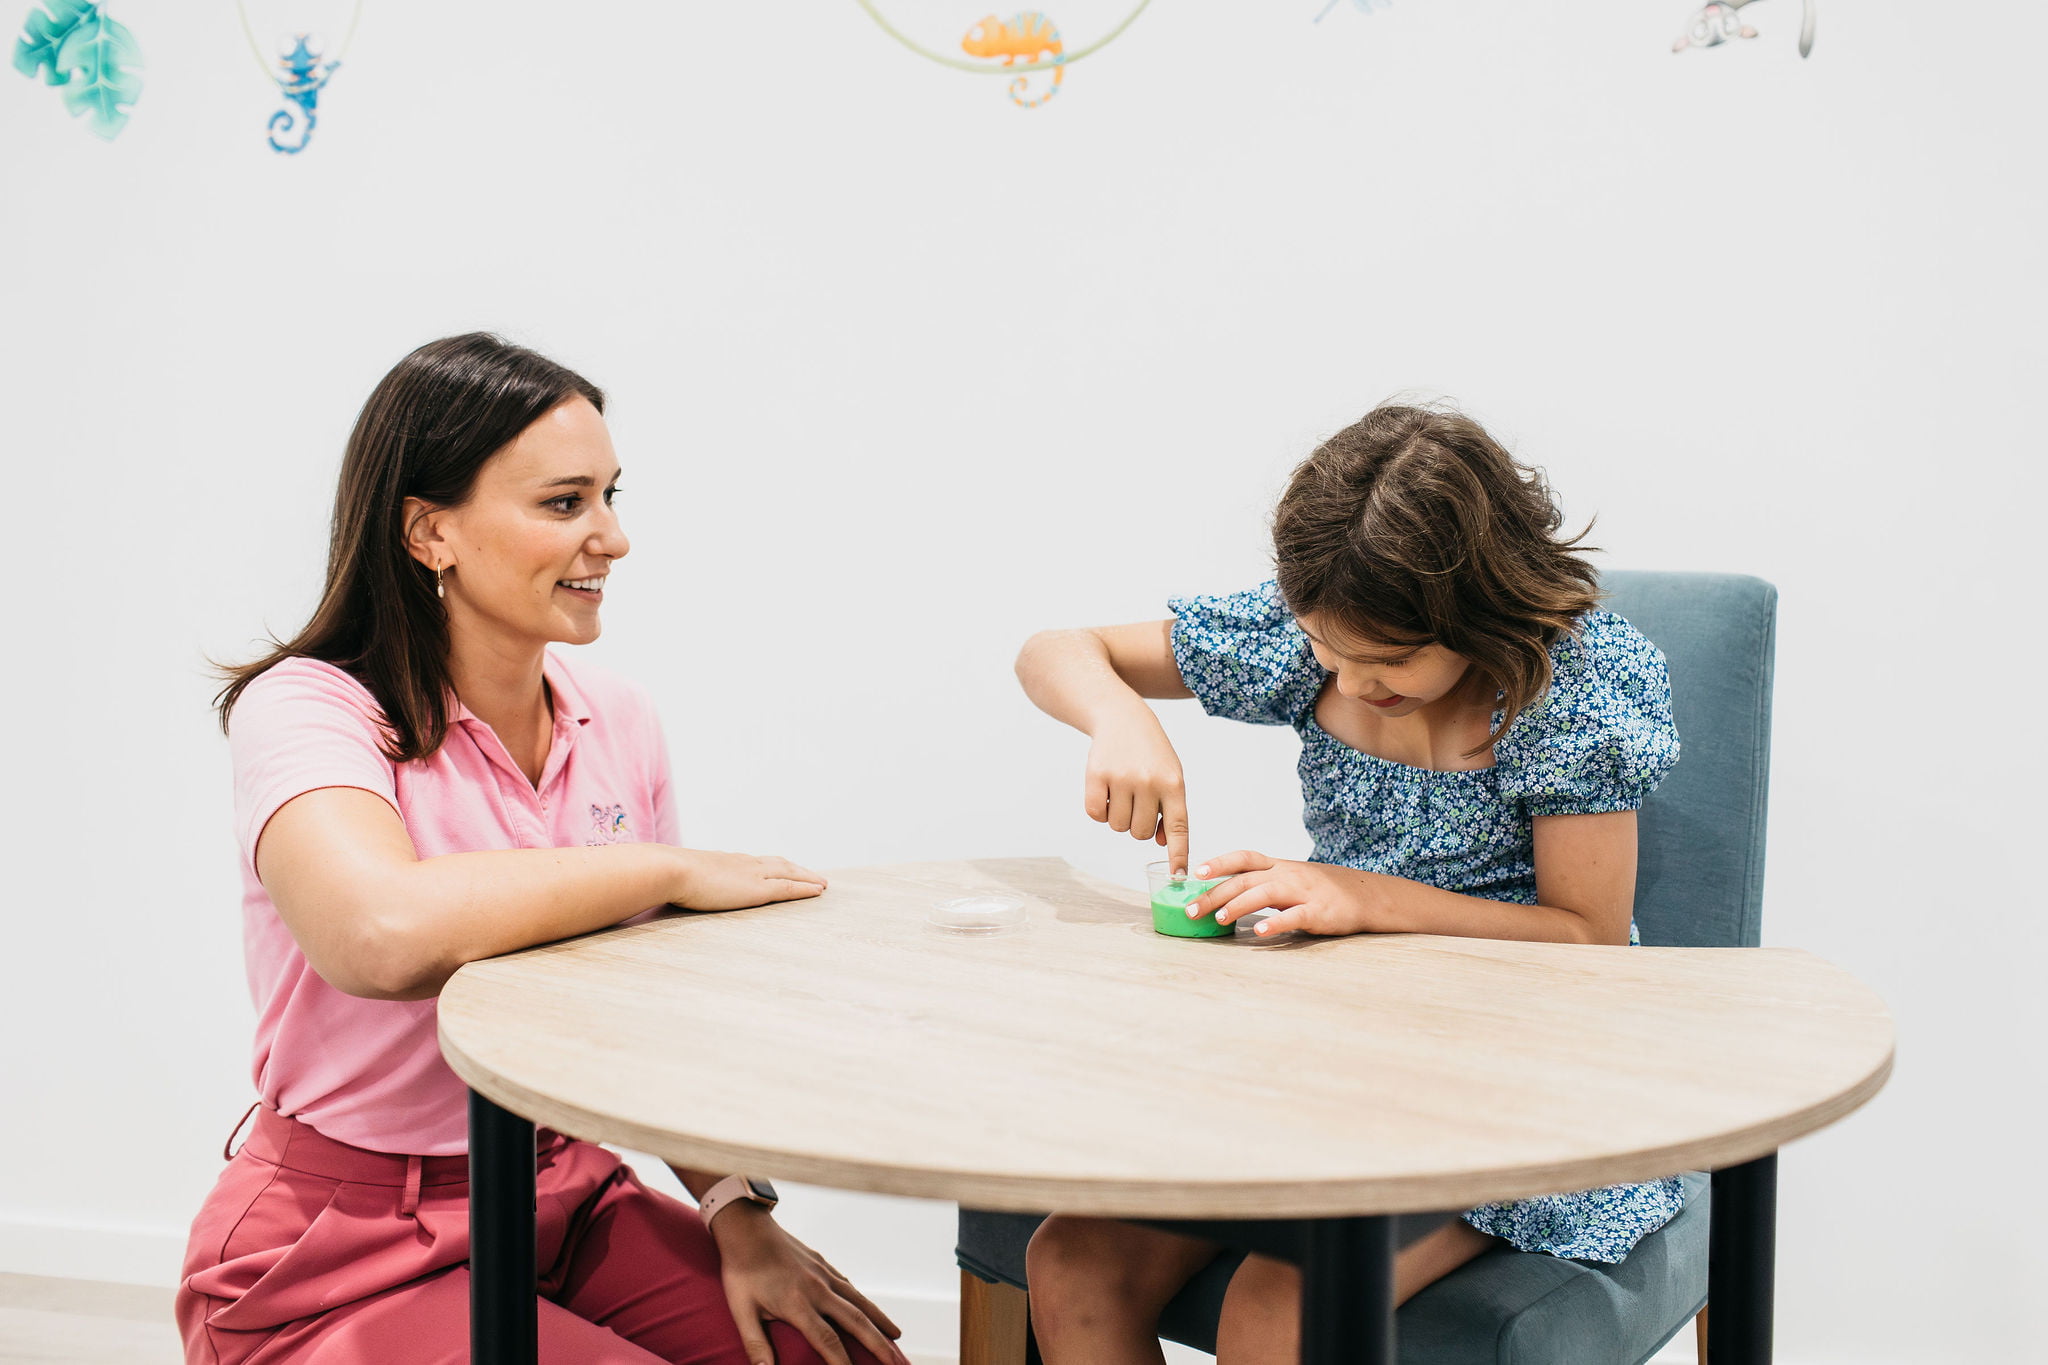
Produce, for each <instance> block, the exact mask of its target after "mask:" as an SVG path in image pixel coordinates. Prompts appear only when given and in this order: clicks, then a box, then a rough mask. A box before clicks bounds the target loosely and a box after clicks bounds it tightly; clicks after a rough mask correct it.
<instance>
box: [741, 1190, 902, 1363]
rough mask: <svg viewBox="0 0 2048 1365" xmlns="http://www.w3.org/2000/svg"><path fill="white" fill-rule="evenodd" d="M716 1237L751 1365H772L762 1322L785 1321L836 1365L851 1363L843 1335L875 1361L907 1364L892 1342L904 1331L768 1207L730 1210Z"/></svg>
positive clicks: (771, 1352) (770, 1351) (771, 1350)
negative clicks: (770, 1211) (869, 1352)
mask: <svg viewBox="0 0 2048 1365" xmlns="http://www.w3.org/2000/svg"><path fill="white" fill-rule="evenodd" d="M711 1236H712V1239H713V1240H714V1241H716V1242H717V1243H718V1256H719V1273H720V1275H721V1276H722V1277H723V1279H724V1281H725V1301H726V1304H727V1305H728V1306H729V1307H730V1308H731V1309H732V1320H733V1321H734V1322H735V1323H737V1324H738V1325H739V1329H740V1340H741V1341H743V1342H744V1343H745V1344H746V1348H747V1362H748V1365H774V1361H775V1352H774V1350H773V1348H772V1347H770V1346H769V1344H768V1333H767V1332H766V1331H765V1330H764V1329H763V1328H762V1326H761V1323H762V1320H763V1319H768V1320H771V1321H775V1322H786V1323H788V1324H789V1325H790V1326H791V1327H794V1328H795V1329H796V1330H797V1331H798V1332H800V1333H802V1334H803V1338H804V1340H805V1341H808V1342H809V1343H810V1344H811V1345H812V1347H813V1348H815V1349H816V1350H817V1352H818V1354H819V1355H821V1356H823V1357H824V1358H825V1359H826V1360H827V1361H830V1362H832V1365H850V1360H849V1357H848V1356H847V1354H846V1347H845V1345H844V1344H843V1343H842V1342H841V1341H840V1336H841V1334H844V1335H846V1336H848V1337H851V1338H853V1339H854V1340H855V1341H858V1342H859V1343H860V1344H861V1345H863V1346H865V1347H867V1349H868V1350H869V1351H871V1352H873V1353H874V1355H875V1357H876V1359H878V1360H892V1361H897V1362H900V1365H910V1358H909V1357H908V1356H906V1355H904V1354H903V1352H902V1351H901V1350H899V1349H898V1348H897V1346H896V1341H895V1339H896V1338H897V1337H900V1336H902V1335H903V1329H902V1328H900V1327H898V1326H897V1325H896V1324H895V1323H893V1322H891V1321H889V1316H888V1314H886V1313H884V1312H883V1311H882V1310H881V1309H879V1308H877V1307H875V1305H874V1304H873V1303H872V1302H870V1301H869V1299H868V1298H867V1296H866V1295H864V1294H862V1293H861V1292H860V1291H859V1290H858V1289H855V1288H854V1287H853V1285H852V1284H850V1283H848V1281H847V1278H846V1277H845V1276H844V1275H842V1274H840V1273H839V1272H838V1271H837V1270H834V1269H833V1268H832V1266H831V1265H830V1264H829V1263H828V1262H827V1261H826V1260H825V1258H824V1257H822V1256H820V1255H819V1254H818V1253H817V1252H815V1251H813V1250H811V1249H810V1248H809V1247H807V1246H805V1245H804V1244H803V1243H802V1242H799V1241H798V1240H797V1239H796V1238H794V1237H792V1236H790V1235H789V1234H788V1233H787V1232H785V1231H783V1229H782V1227H781V1225H780V1224H778V1223H777V1222H776V1221H775V1219H774V1216H773V1215H771V1214H770V1213H769V1212H768V1211H767V1210H766V1209H764V1208H761V1207H760V1206H758V1205H753V1204H746V1203H734V1204H728V1205H727V1206H726V1207H725V1209H724V1210H723V1211H722V1212H720V1213H719V1215H718V1217H717V1219H716V1220H714V1221H713V1222H712V1224H711Z"/></svg>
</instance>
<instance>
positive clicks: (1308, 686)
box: [1168, 582, 1685, 1262]
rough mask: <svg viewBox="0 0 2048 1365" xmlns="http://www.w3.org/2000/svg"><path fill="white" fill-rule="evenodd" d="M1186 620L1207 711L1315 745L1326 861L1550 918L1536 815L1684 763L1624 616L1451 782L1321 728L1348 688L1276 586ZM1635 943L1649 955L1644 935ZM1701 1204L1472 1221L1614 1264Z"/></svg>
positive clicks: (1305, 747)
mask: <svg viewBox="0 0 2048 1365" xmlns="http://www.w3.org/2000/svg"><path fill="white" fill-rule="evenodd" d="M1168 605H1169V606H1170V607H1171V608H1172V611H1173V614H1174V623H1173V656H1174V661H1175V662H1176V663H1177V664H1178V665H1179V666H1180V675H1181V679H1182V680H1183V681H1184V682H1186V683H1187V685H1188V687H1189V688H1190V689H1191V690H1192V691H1193V692H1194V694H1195V696H1196V698H1197V699H1198V700H1199V701H1200V702H1201V703H1202V709H1203V710H1205V711H1207V712H1208V713H1209V714H1210V715H1212V716H1222V717H1225V718H1226V719H1229V720H1242V721H1249V722H1251V723H1252V724H1255V725H1292V726H1293V727H1294V729H1295V732H1296V733H1298V734H1299V735H1300V736H1301V763H1300V772H1301V792H1302V801H1303V807H1304V810H1303V819H1304V820H1305V822H1306V823H1307V825H1308V832H1309V834H1310V835H1311V836H1312V837H1313V838H1314V840H1315V847H1314V851H1313V852H1312V853H1311V854H1310V855H1309V856H1310V858H1311V859H1312V860H1314V861H1316V862H1320V863H1331V864H1334V865H1337V866H1340V867H1356V868H1363V869H1365V870H1367V871H1371V872H1382V873H1387V874H1389V875H1391V876H1397V877H1405V878H1407V879H1409V880H1411V881H1418V882H1425V883H1427V884H1429V885H1431V886H1439V887H1442V888H1444V889H1445V890H1447V891H1459V892H1463V893H1464V894H1466V895H1469V896H1483V897H1485V898H1486V899H1488V900H1497V901H1513V902H1516V903H1518V904H1522V905H1534V904H1536V856H1535V844H1534V840H1533V833H1534V825H1533V823H1532V822H1533V819H1534V817H1536V816H1538V815H1585V814H1591V813H1594V812H1599V811H1617V810H1634V809H1636V808H1637V807H1638V806H1640V805H1641V804H1642V802H1643V798H1644V797H1646V796H1648V795H1649V794H1650V793H1651V792H1652V791H1654V790H1655V789H1656V786H1657V783H1658V782H1659V781H1660V780H1662V778H1663V776H1664V774H1665V773H1666V772H1668V771H1669V770H1670V768H1671V766H1672V765H1673V764H1675V763H1676V762H1678V730H1677V727H1675V726H1674V725H1673V724H1672V723H1671V681H1670V677H1669V675H1668V674H1667V673H1666V672H1665V668H1664V656H1663V654H1662V653H1661V652H1659V651H1658V649H1657V647H1656V646H1655V645H1653V644H1651V643H1650V642H1649V640H1647V639H1645V638H1644V636H1643V634H1642V632H1640V631H1638V630H1637V629H1636V628H1635V627H1634V626H1631V625H1630V624H1629V623H1628V622H1626V621H1624V620H1622V619H1621V618H1620V617H1619V616H1616V615H1614V614H1613V613H1612V612H1606V611H1592V612H1588V613H1586V615H1585V616H1583V617H1581V618H1580V621H1579V629H1578V632H1577V633H1576V634H1567V635H1565V636H1563V637H1561V638H1560V639H1559V640H1558V642H1557V643H1556V644H1555V645H1553V646H1552V647H1551V650H1550V664H1551V682H1550V689H1549V691H1548V692H1547V693H1546V694H1545V695H1544V696H1542V697H1540V698H1538V699H1537V700H1536V701H1535V702H1533V703H1531V704H1530V705H1529V706H1528V707H1526V708H1524V709H1523V711H1522V712H1521V714H1520V715H1518V716H1516V717H1515V722H1514V724H1513V725H1511V726H1510V727H1508V730H1507V733H1506V734H1504V735H1502V736H1501V737H1500V738H1499V739H1498V740H1497V741H1495V743H1494V746H1493V757H1494V764H1493V766H1492V767H1491V768H1478V769H1474V770H1472V771H1469V772H1439V771H1436V770H1433V769H1429V768H1414V767H1410V766H1408V765H1407V764H1405V763H1395V762H1392V761H1391V760H1388V759H1384V758H1378V757H1375V756H1374V755H1372V754H1368V753H1362V752H1360V751H1359V750H1357V749H1354V748H1351V747H1350V746H1349V745H1347V744H1343V743H1340V742H1339V741H1338V740H1336V739H1335V738H1333V737H1332V736H1330V735H1329V734H1328V733H1326V732H1325V731H1324V730H1323V728H1322V727H1321V726H1320V725H1318V724H1316V718H1315V705H1316V698H1317V696H1318V695H1320V693H1321V692H1322V689H1323V684H1324V683H1325V682H1326V681H1327V680H1328V679H1329V677H1330V675H1329V673H1328V672H1326V671H1325V670H1324V669H1323V666H1322V665H1321V664H1319V663H1317V662H1316V658H1315V655H1314V653H1313V652H1312V651H1311V650H1310V648H1309V641H1308V637H1307V636H1306V635H1304V634H1303V633H1302V631H1301V628H1300V627H1299V626H1297V625H1296V624H1295V623H1294V618H1293V616H1292V615H1290V614H1289V612H1288V610H1287V608H1286V606H1285V604H1284V603H1282V601H1281V600H1280V593H1279V589H1278V588H1277V586H1276V585H1275V584H1274V583H1272V582H1267V583H1263V584H1261V585H1260V586H1258V587H1256V588H1252V589H1250V590H1248V591H1245V592H1237V593H1230V594H1227V595H1225V596H1220V597H1176V598H1174V599H1172V600H1171V602H1170V603H1169V604H1168ZM1499 719H1500V716H1499V713H1498V712H1496V713H1495V716H1494V720H1495V723H1496V724H1497V723H1498V722H1499ZM1629 942H1631V943H1636V942H1640V939H1639V938H1638V936H1637V934H1636V930H1635V926H1634V925H1633V924H1631V925H1630V926H1629ZM1684 1204H1685V1190H1684V1187H1683V1186H1682V1185H1681V1184H1680V1183H1679V1181H1678V1178H1677V1177H1676V1176H1672V1177H1669V1178H1667V1179H1664V1180H1655V1181H1650V1182H1649V1183H1647V1184H1641V1185H1614V1186H1609V1187H1607V1188H1604V1189H1597V1190H1581V1191H1578V1192H1575V1193H1571V1194H1554V1195H1544V1196H1541V1197H1539V1198H1535V1199H1516V1200H1510V1201H1508V1202H1506V1203H1500V1204H1486V1205H1483V1206H1481V1207H1479V1208H1476V1209H1473V1210H1471V1211H1470V1212H1468V1213H1467V1214H1466V1215H1465V1221H1466V1222H1468V1223H1470V1224H1471V1225H1472V1226H1473V1227H1476V1228H1478V1229H1479V1230H1480V1231H1481V1232H1486V1233H1491V1234H1493V1235H1494V1236H1496V1237H1500V1238H1503V1239H1505V1240H1506V1241H1508V1242H1509V1243H1511V1244H1513V1245H1514V1246H1516V1247H1518V1248H1520V1249H1521V1250H1523V1251H1541V1252H1548V1253H1549V1254H1551V1255H1553V1256H1568V1257H1572V1258H1574V1259H1579V1260H1589V1261H1607V1262H1614V1261H1619V1260H1621V1259H1622V1258H1623V1257H1625V1256H1627V1255H1628V1253H1629V1249H1630V1248H1632V1247H1633V1246H1634V1245H1635V1244H1636V1242H1637V1241H1638V1240H1640V1239H1641V1238H1642V1237H1643V1236H1644V1235H1645V1234H1647V1233H1650V1232H1654V1231H1655V1230H1656V1229H1658V1228H1660V1227H1662V1226H1663V1225H1664V1224H1665V1223H1667V1222H1669V1221H1670V1220H1671V1218H1672V1217H1673V1216H1674V1215H1675V1214H1677V1212H1678V1211H1679V1209H1680V1208H1682V1207H1683V1206H1684Z"/></svg>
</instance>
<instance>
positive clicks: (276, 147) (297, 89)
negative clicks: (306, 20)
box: [270, 33, 341, 153]
mask: <svg viewBox="0 0 2048 1365" xmlns="http://www.w3.org/2000/svg"><path fill="white" fill-rule="evenodd" d="M277 64H278V66H279V67H281V68H283V71H284V74H283V75H281V76H279V77H278V78H277V88H278V90H279V91H280V92H282V93H283V95H284V97H285V99H286V101H288V103H287V107H285V108H283V109H280V110H278V111H277V112H276V113H274V114H272V115H271V116H270V150H272V151H273V152H292V153H297V152H303V151H305V150H306V144H307V143H308V142H311V141H312V140H313V125H314V124H316V123H318V122H319V121H320V116H319V115H318V114H316V113H315V112H314V108H315V106H317V105H318V104H319V102H320V91H321V88H322V87H323V86H325V85H326V84H327V82H328V80H329V79H330V78H331V77H332V76H333V75H334V72H335V68H337V67H339V66H340V65H341V63H340V61H338V60H337V61H331V62H330V61H323V60H321V57H320V54H319V53H317V52H315V51H313V50H312V49H311V48H309V47H308V46H306V35H305V34H303V33H301V34H300V35H299V36H298V37H297V38H295V39H293V41H292V50H291V51H290V52H287V53H286V54H285V55H284V56H282V57H280V58H278V59H277ZM292 104H296V105H298V106H299V113H300V115H302V116H303V117H304V119H305V126H304V127H303V128H300V129H299V135H298V138H297V140H296V141H279V140H278V134H279V133H284V134H286V135H287V136H289V135H290V133H291V131H292V128H293V126H294V125H295V124H296V123H297V122H298V120H297V119H295V118H293V117H292V111H291V108H290V107H289V106H290V105H292Z"/></svg>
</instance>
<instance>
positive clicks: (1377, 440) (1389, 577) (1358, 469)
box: [1273, 405, 1600, 753]
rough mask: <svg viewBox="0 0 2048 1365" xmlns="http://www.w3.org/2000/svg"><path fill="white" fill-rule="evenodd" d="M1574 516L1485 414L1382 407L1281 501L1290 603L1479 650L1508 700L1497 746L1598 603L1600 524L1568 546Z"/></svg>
mask: <svg viewBox="0 0 2048 1365" xmlns="http://www.w3.org/2000/svg"><path fill="white" fill-rule="evenodd" d="M1562 524H1563V516H1562V514H1561V513H1560V512H1559V511H1558V508H1557V503H1556V501H1555V499H1553V497H1552V496H1551V492H1550V486H1549V485H1548V484H1547V483H1545V482H1544V478H1543V472H1542V471H1541V470H1539V469H1533V468H1531V467H1529V466H1527V465H1523V464H1520V463H1517V462H1516V460H1515V459H1514V457H1513V456H1511V455H1509V454H1508V453H1507V451H1505V450H1503V449H1502V448H1501V447H1500V444H1499V443H1498V442H1496V441H1495V440H1494V439H1493V438H1492V437H1491V436H1488V435H1487V434H1486V432H1485V431H1484V430H1483V429H1482V428H1481V427H1480V425H1479V424H1478V423H1477V422H1475V421H1473V420H1472V419H1471V418H1469V417H1466V416H1464V415H1462V414H1460V413H1457V412H1453V411H1448V410H1444V409H1438V408H1428V407H1405V406H1396V405H1389V406H1386V407H1380V408H1375V409H1374V410H1373V411H1371V412H1369V413H1367V414H1366V415H1365V417H1364V418H1363V419H1362V420H1360V421H1358V422H1356V423H1353V424H1352V425H1351V426H1348V427H1346V428H1345V429H1344V430H1342V431H1340V432H1338V433H1337V434H1336V435H1335V436H1332V437H1331V438H1330V439H1329V440H1327V441H1325V442H1324V443H1323V444H1322V445H1321V447H1319V448H1318V449H1317V450H1316V452H1315V453H1314V454H1313V455H1311V456H1309V457H1308V459H1306V460H1304V461H1303V462H1302V464H1301V466H1300V468H1298V469H1296V470H1295V471H1294V477H1293V478H1292V479H1291V480H1290V481H1289V483H1288V485H1287V491H1286V493H1284V494H1282V495H1281V498H1280V506H1279V510H1278V511H1277V513H1276V514H1275V516H1274V520H1273V548H1274V552H1275V558H1276V559H1277V561H1278V565H1279V575H1280V596H1281V597H1282V599H1283V600H1285V602H1286V603H1287V609H1288V610H1289V611H1291V612H1293V613H1294V614H1295V615H1296V616H1297V617H1299V616H1306V615H1310V614H1312V613H1313V614H1314V615H1316V616H1317V617H1318V619H1319V620H1320V621H1325V622H1329V623H1331V624H1333V625H1334V626H1335V627H1336V628H1337V629H1338V630H1341V631H1342V632H1343V633H1344V634H1346V635H1348V636H1352V637H1355V638H1357V639H1359V640H1361V641H1369V642H1373V643H1377V644H1385V645H1394V646H1410V645H1424V644H1438V645H1442V646H1443V647H1444V648H1446V649H1450V650H1454V651H1456V652H1457V653H1459V654H1462V655H1464V656H1465V657H1466V658H1467V659H1470V660H1471V661H1472V663H1473V665H1474V667H1475V669H1476V670H1477V671H1478V673H1479V674H1480V679H1479V681H1480V682H1482V683H1484V682H1490V683H1491V684H1492V686H1493V688H1494V689H1497V690H1498V691H1500V692H1501V693H1502V694H1503V699H1502V701H1501V703H1500V708H1501V712H1502V714H1501V721H1500V724H1499V726H1497V727H1496V728H1495V729H1494V730H1493V732H1492V733H1491V734H1489V735H1488V736H1487V739H1486V742H1487V744H1491V743H1492V742H1493V741H1494V740H1496V739H1498V738H1499V737H1500V736H1501V735H1502V734H1503V733H1505V732H1506V730H1507V728H1508V726H1509V725H1511V724H1513V723H1514V719H1515V717H1516V716H1517V715H1518V714H1520V713H1521V711H1522V709H1523V708H1524V707H1526V706H1528V705H1529V704H1530V703H1531V702H1533V701H1535V700H1536V699H1537V698H1538V697H1540V696H1542V695H1543V693H1544V692H1545V691H1546V690H1547V689H1548V688H1549V686H1550V647H1551V646H1552V645H1554V644H1555V643H1556V642H1557V640H1558V637H1559V636H1560V635H1561V634H1562V633H1563V632H1565V631H1568V630H1571V629H1572V628H1573V626H1574V623H1575V622H1576V621H1577V620H1578V618H1579V617H1580V616H1581V615H1583V614H1584V613H1585V612H1587V611H1589V610H1591V609H1592V608H1593V607H1595V606H1597V605H1598V604H1599V600H1600V595H1599V589H1598V581H1599V580H1598V578H1597V576H1596V575H1595V574H1594V572H1593V569H1592V567H1591V566H1590V565H1588V564H1587V563H1586V562H1585V560H1584V559H1582V558H1581V557H1580V556H1581V554H1582V553H1584V550H1583V549H1582V548H1581V546H1580V544H1579V542H1580V541H1582V540H1583V539H1584V538H1585V535H1586V532H1585V531H1581V532H1579V534H1578V535H1576V536H1573V537H1571V538H1569V539H1564V538H1561V537H1560V536H1559V535H1558V528H1559V526H1560V525H1562ZM1587 529H1588V530H1590V529H1591V527H1590V526H1588V528H1587ZM1481 748H1484V746H1481ZM1474 752H1475V753H1476V752H1479V750H1474Z"/></svg>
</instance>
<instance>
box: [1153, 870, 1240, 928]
mask: <svg viewBox="0 0 2048 1365" xmlns="http://www.w3.org/2000/svg"><path fill="white" fill-rule="evenodd" d="M1224 880H1225V879H1224V878H1222V877H1211V878H1209V879H1208V880H1207V881H1203V880H1201V879H1200V878H1198V877H1176V876H1174V875H1173V868H1172V866H1171V865H1170V864H1167V863H1147V864H1145V885H1146V886H1147V887H1148V888H1149V889H1150V890H1151V892H1152V928H1153V929H1154V930H1155V931H1157V932H1158V933H1162V934H1167V935H1170V936H1171V937H1173V938H1227V937H1229V936H1230V935H1231V934H1234V933H1236V932H1237V930H1236V929H1235V928H1234V927H1233V926H1231V925H1228V924H1218V923H1217V922H1216V916H1215V915H1213V914H1209V915H1204V916H1202V917H1201V918H1200V919H1189V918H1188V902H1189V901H1191V900H1193V899H1195V897H1197V896H1199V895H1201V894H1202V893H1203V892H1204V891H1207V890H1208V889H1209V888H1210V887H1212V886H1220V885H1222V884H1223V882H1224Z"/></svg>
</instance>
